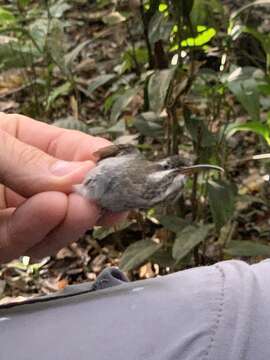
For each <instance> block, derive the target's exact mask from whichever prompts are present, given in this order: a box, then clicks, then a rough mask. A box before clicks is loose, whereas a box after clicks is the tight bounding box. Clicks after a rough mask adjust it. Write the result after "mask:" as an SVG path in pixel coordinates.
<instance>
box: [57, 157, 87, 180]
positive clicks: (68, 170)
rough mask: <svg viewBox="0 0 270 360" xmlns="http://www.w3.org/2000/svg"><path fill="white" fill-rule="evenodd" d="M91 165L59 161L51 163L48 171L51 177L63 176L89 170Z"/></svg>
mask: <svg viewBox="0 0 270 360" xmlns="http://www.w3.org/2000/svg"><path fill="white" fill-rule="evenodd" d="M91 165H93V163H92V161H64V160H59V161H56V162H55V163H53V164H52V165H51V167H50V171H51V173H52V174H53V175H57V176H64V175H69V174H72V173H74V172H77V171H79V170H80V171H83V170H89V169H90V168H91Z"/></svg>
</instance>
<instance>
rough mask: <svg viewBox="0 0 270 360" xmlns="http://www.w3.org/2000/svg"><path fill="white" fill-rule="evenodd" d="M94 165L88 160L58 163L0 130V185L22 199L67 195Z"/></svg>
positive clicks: (58, 161) (60, 161) (59, 161)
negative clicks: (48, 193)
mask: <svg viewBox="0 0 270 360" xmlns="http://www.w3.org/2000/svg"><path fill="white" fill-rule="evenodd" d="M94 166H95V164H94V162H92V161H83V162H79V161H76V162H75V161H64V160H58V159H56V158H54V157H52V156H50V155H48V154H46V153H45V152H43V151H41V150H39V149H38V148H36V147H33V146H30V145H28V144H25V143H23V142H21V141H19V140H18V139H16V138H15V137H13V136H11V135H9V134H8V133H6V132H5V131H3V130H0V183H2V184H4V185H5V186H7V187H9V188H10V189H12V190H14V191H16V192H17V193H19V194H21V195H23V196H26V197H28V196H32V195H34V194H36V193H39V192H43V191H51V190H54V191H61V192H66V193H69V192H71V190H72V185H73V184H76V183H79V182H81V181H82V179H83V177H84V176H85V174H86V173H87V171H89V170H90V169H91V168H93V167H94Z"/></svg>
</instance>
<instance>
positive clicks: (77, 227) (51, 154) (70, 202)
mask: <svg viewBox="0 0 270 360" xmlns="http://www.w3.org/2000/svg"><path fill="white" fill-rule="evenodd" d="M107 145H110V142H109V141H107V140H106V139H103V138H100V137H93V136H90V135H87V134H84V133H81V132H79V131H73V130H64V129H60V128H57V127H55V126H52V125H47V124H45V123H42V122H39V121H36V120H33V119H30V118H28V117H25V116H22V115H17V114H14V115H6V114H4V113H0V263H3V262H7V261H10V260H12V259H14V258H17V257H19V256H21V255H29V256H31V257H33V258H41V257H43V256H47V255H52V254H55V253H56V252H57V251H58V250H59V249H61V248H62V247H64V246H66V245H67V244H69V243H70V242H72V241H75V240H77V239H78V238H79V237H80V236H82V235H83V234H84V233H85V232H86V231H87V230H88V229H90V228H92V227H93V226H94V225H96V224H102V225H113V224H114V223H116V222H117V221H119V220H120V219H122V218H123V217H124V214H106V215H105V216H103V217H102V218H101V210H100V209H99V207H98V206H97V205H96V204H95V203H94V202H90V201H88V200H85V199H84V198H82V197H81V196H79V195H78V194H75V193H74V192H73V191H72V186H73V185H74V184H77V183H80V182H82V180H83V178H84V176H85V175H86V173H87V172H88V171H89V170H91V168H93V167H94V166H95V160H96V159H95V157H94V156H93V155H92V154H93V153H94V152H95V151H97V150H98V149H100V148H103V147H105V146H107ZM59 160H60V162H59ZM61 160H62V161H61ZM63 160H64V161H63Z"/></svg>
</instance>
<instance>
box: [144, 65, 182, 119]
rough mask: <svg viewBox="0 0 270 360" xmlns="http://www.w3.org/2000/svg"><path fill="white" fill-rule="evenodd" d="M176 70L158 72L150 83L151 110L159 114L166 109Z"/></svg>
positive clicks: (151, 78)
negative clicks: (165, 105)
mask: <svg viewBox="0 0 270 360" xmlns="http://www.w3.org/2000/svg"><path fill="white" fill-rule="evenodd" d="M175 70H176V68H175V67H173V68H171V69H166V70H159V71H156V72H155V73H154V74H153V75H152V76H151V77H150V79H149V82H148V98H149V105H150V109H151V110H152V111H154V112H156V113H157V114H158V113H160V112H161V110H162V109H163V108H164V104H165V101H166V97H167V94H168V90H169V86H170V83H171V81H172V79H173V77H174V73H175Z"/></svg>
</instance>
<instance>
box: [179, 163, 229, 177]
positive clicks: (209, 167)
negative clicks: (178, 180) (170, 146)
mask: <svg viewBox="0 0 270 360" xmlns="http://www.w3.org/2000/svg"><path fill="white" fill-rule="evenodd" d="M203 170H216V171H220V172H224V169H223V168H222V167H220V166H217V165H210V164H197V165H191V166H183V167H181V168H180V172H181V173H182V174H186V175H191V174H194V173H195V172H197V171H203Z"/></svg>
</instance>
